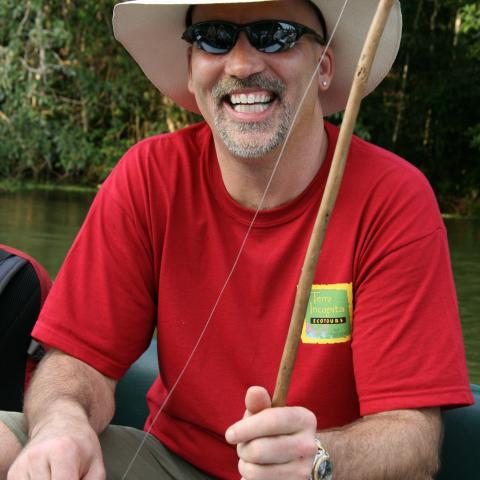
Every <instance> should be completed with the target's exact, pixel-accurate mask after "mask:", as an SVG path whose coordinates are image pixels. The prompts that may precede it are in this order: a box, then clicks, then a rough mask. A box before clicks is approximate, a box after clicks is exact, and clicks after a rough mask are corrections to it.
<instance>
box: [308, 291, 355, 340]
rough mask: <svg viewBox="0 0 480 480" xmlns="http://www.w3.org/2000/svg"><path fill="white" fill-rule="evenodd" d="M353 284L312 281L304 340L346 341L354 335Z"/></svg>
mask: <svg viewBox="0 0 480 480" xmlns="http://www.w3.org/2000/svg"><path fill="white" fill-rule="evenodd" d="M352 312H353V301H352V284H351V283H334V284H331V285H312V290H311V292H310V299H309V301H308V307H307V314H306V317H305V322H304V324H303V330H302V342H303V343H342V342H348V341H349V340H350V339H351V338H352V315H353V313H352Z"/></svg>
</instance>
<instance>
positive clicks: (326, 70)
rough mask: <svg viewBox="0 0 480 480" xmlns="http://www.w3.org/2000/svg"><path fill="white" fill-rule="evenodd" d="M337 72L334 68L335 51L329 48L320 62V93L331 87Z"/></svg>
mask: <svg viewBox="0 0 480 480" xmlns="http://www.w3.org/2000/svg"><path fill="white" fill-rule="evenodd" d="M334 72H335V68H334V58H333V51H332V49H331V48H328V49H327V50H326V51H325V54H324V56H323V59H322V63H321V64H320V68H319V70H318V88H319V93H322V92H325V91H326V90H328V88H329V87H330V84H331V83H332V78H333V75H334Z"/></svg>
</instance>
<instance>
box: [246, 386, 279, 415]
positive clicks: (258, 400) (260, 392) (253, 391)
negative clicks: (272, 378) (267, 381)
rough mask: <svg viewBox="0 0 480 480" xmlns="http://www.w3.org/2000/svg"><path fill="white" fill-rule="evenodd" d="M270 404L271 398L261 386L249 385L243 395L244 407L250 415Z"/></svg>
mask: <svg viewBox="0 0 480 480" xmlns="http://www.w3.org/2000/svg"><path fill="white" fill-rule="evenodd" d="M271 406H272V400H271V398H270V395H269V394H268V392H267V390H266V389H265V388H263V387H250V388H249V389H248V390H247V394H246V395H245V407H246V409H247V412H248V413H249V414H250V415H254V414H255V413H258V412H261V411H262V410H265V409H266V408H270V407H271Z"/></svg>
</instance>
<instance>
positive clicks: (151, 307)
mask: <svg viewBox="0 0 480 480" xmlns="http://www.w3.org/2000/svg"><path fill="white" fill-rule="evenodd" d="M123 170H124V165H121V166H120V167H119V168H117V170H116V171H114V173H113V174H112V176H111V178H109V179H108V180H107V182H106V185H105V186H104V187H102V189H101V190H100V192H99V193H98V195H97V197H96V199H95V200H94V202H93V204H92V207H91V209H90V211H89V213H88V215H87V218H86V220H85V223H84V225H83V226H82V228H81V230H80V232H79V235H78V236H77V238H76V240H75V241H74V243H73V246H72V248H71V249H70V251H69V253H68V255H67V257H66V260H65V262H64V264H63V266H62V268H61V270H60V272H59V274H58V276H57V278H56V280H55V282H54V285H53V288H52V290H51V292H50V295H49V296H48V299H47V301H46V303H45V306H44V308H43V310H42V312H41V315H40V318H39V320H38V322H37V324H36V326H35V329H34V331H33V335H34V337H35V338H37V339H38V340H39V341H41V342H42V343H45V344H47V345H48V346H51V347H54V348H57V349H59V350H62V351H64V352H66V353H68V354H70V355H72V356H74V357H76V358H79V359H80V360H83V361H84V362H86V363H88V364H89V365H91V366H93V367H94V368H96V369H97V370H99V371H100V372H102V373H103V374H105V375H108V376H110V377H113V378H120V377H121V376H122V375H123V374H124V373H125V371H126V370H127V369H128V367H129V366H130V365H131V364H132V363H133V362H134V361H135V360H136V359H137V358H138V357H139V356H140V355H141V353H142V352H143V351H144V350H145V349H146V348H147V346H148V344H149V342H150V340H151V337H152V333H153V329H154V317H155V302H156V298H155V297H156V292H155V288H154V284H155V282H154V273H153V259H152V253H151V251H152V249H151V246H150V241H149V238H148V235H147V233H146V230H147V229H146V227H145V223H146V220H144V219H142V215H144V216H145V214H142V213H141V212H139V211H138V210H141V209H142V207H140V206H139V202H138V201H137V200H135V199H133V198H132V195H131V194H130V192H131V191H132V190H131V189H130V188H128V181H127V180H125V178H124V177H125V172H124V171H123ZM139 182H140V180H139ZM124 184H125V185H124ZM137 190H141V185H140V184H137ZM144 197H145V195H144ZM132 205H136V206H137V212H136V215H134V214H133V212H132V209H133V208H132Z"/></svg>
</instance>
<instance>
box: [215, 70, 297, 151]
mask: <svg viewBox="0 0 480 480" xmlns="http://www.w3.org/2000/svg"><path fill="white" fill-rule="evenodd" d="M251 87H257V88H261V89H265V90H270V91H272V92H273V93H275V95H276V96H277V99H278V101H279V102H282V98H283V95H284V92H285V85H284V84H283V83H282V82H280V81H278V80H276V79H273V78H269V77H266V76H264V75H262V74H256V75H252V76H251V77H249V78H247V79H245V80H239V79H228V80H225V81H223V82H221V83H218V84H217V85H215V87H214V88H213V90H212V95H213V99H214V100H215V105H216V107H215V115H214V125H215V128H216V129H217V131H218V132H219V134H220V138H221V139H222V141H223V143H224V145H225V146H226V148H227V149H228V151H229V152H230V153H231V154H232V155H235V156H237V157H242V158H258V157H262V156H264V155H266V154H268V153H270V152H271V151H273V150H275V149H276V148H277V147H279V146H280V145H282V143H283V142H284V141H285V138H286V136H287V134H288V130H289V128H290V123H291V111H290V109H289V107H288V106H287V105H285V104H283V103H281V105H282V111H281V112H279V114H280V116H279V124H278V125H277V127H276V128H275V119H271V118H270V119H268V120H265V121H263V122H254V123H244V122H233V121H231V120H227V118H226V116H225V111H224V109H223V99H224V97H225V96H226V95H229V94H230V93H231V92H233V91H235V90H238V89H241V88H251ZM262 132H265V133H269V136H267V137H266V138H265V137H264V138H263V139H262V140H261V141H260V140H258V141H256V140H255V135H256V134H261V133H262ZM248 133H252V134H253V135H252V136H251V137H247V138H245V139H238V138H235V137H236V135H235V134H248Z"/></svg>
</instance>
